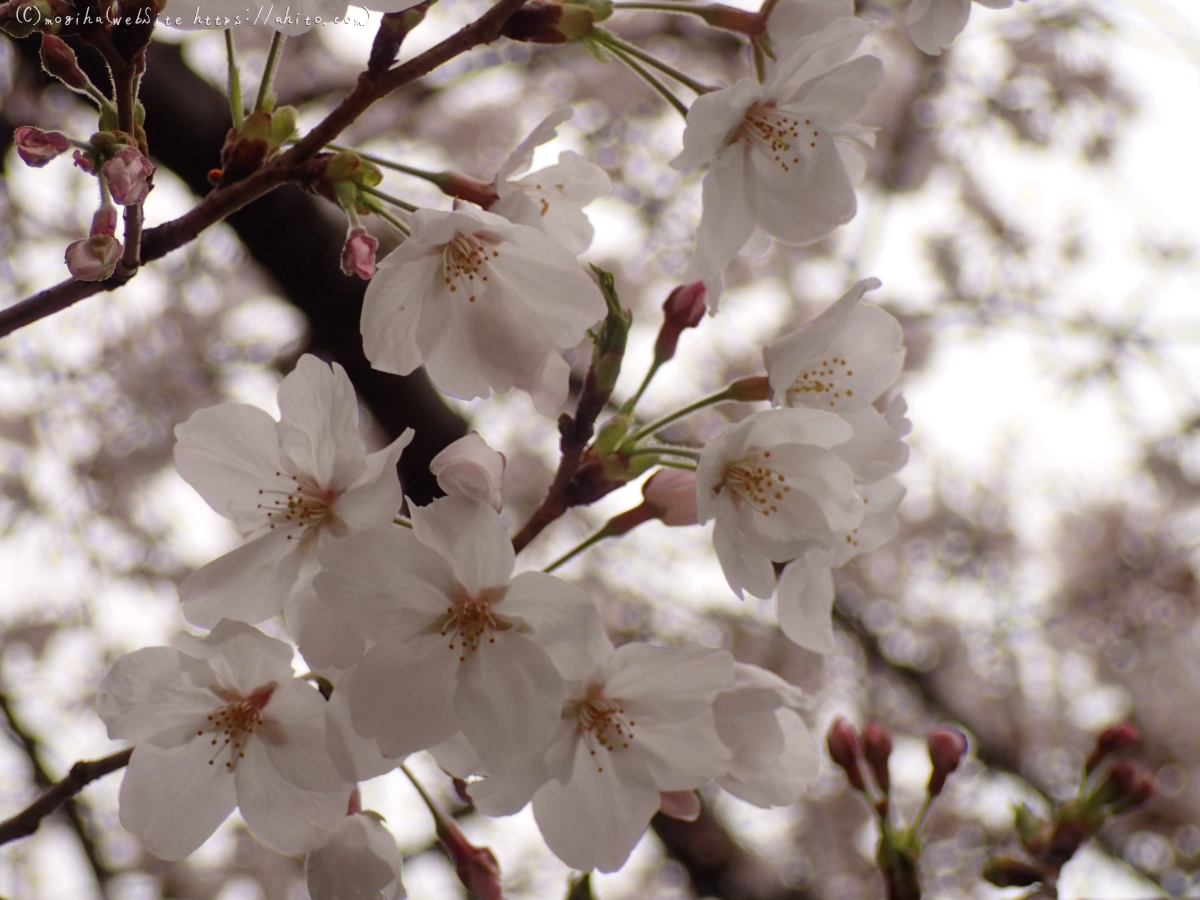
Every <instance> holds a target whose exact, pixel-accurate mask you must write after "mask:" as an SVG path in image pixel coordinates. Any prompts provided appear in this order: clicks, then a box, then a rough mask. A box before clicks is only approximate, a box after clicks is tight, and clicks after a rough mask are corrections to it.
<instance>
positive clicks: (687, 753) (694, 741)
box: [629, 665, 733, 791]
mask: <svg viewBox="0 0 1200 900" xmlns="http://www.w3.org/2000/svg"><path fill="white" fill-rule="evenodd" d="M730 669H731V677H730V682H732V680H733V679H732V665H731V666H730ZM629 706H632V704H629ZM630 712H631V714H632V712H633V710H632V709H631V710H630ZM643 718H644V714H643V713H641V712H638V713H637V718H636V719H634V721H635V722H637V723H638V724H637V725H636V726H635V727H634V730H633V732H634V740H633V742H632V743H631V747H636V748H637V752H638V753H640V754H641V755H642V757H643V758H644V759H645V761H646V766H647V769H648V770H649V772H650V777H651V778H653V779H654V785H655V787H657V788H658V789H659V790H660V791H685V790H693V789H696V788H702V787H704V785H706V784H708V783H709V782H710V781H712V780H713V779H714V778H719V777H720V776H721V775H723V774H725V772H727V771H728V770H729V763H730V761H731V760H732V759H733V754H732V753H730V750H729V748H728V747H726V746H725V744H724V742H723V741H722V740H721V738H720V737H719V736H718V735H717V728H716V722H715V720H714V719H713V713H712V708H711V701H710V703H709V708H708V709H707V710H705V711H704V712H703V713H701V714H700V715H697V716H695V717H694V718H690V719H687V720H684V721H679V722H668V723H665V724H663V723H657V722H650V723H646V724H647V727H642V726H643Z"/></svg>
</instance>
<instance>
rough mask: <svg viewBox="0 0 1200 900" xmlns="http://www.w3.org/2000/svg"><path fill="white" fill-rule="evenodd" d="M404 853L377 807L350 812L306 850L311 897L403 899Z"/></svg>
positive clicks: (316, 899) (323, 899)
mask: <svg viewBox="0 0 1200 900" xmlns="http://www.w3.org/2000/svg"><path fill="white" fill-rule="evenodd" d="M403 861H404V858H403V856H401V854H400V848H399V847H397V846H396V841H395V839H394V838H393V837H392V835H391V832H389V831H388V830H387V829H386V828H385V827H384V826H383V823H382V821H381V816H380V815H379V814H378V813H374V812H370V811H367V812H358V811H355V812H352V813H350V814H349V815H346V816H345V817H343V819H342V821H341V822H339V823H338V824H337V825H336V826H335V827H334V829H333V830H332V831H331V832H330V833H329V839H328V840H327V841H325V843H324V844H322V845H321V846H320V847H318V848H317V849H316V850H311V851H309V853H308V857H307V859H305V861H304V881H305V883H306V884H307V886H308V894H309V897H311V898H312V900H368V898H370V900H404V898H405V897H407V896H408V894H407V893H406V892H405V890H404V882H403V881H401V876H402V874H403V872H402V865H403Z"/></svg>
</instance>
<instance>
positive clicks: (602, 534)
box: [542, 528, 609, 572]
mask: <svg viewBox="0 0 1200 900" xmlns="http://www.w3.org/2000/svg"><path fill="white" fill-rule="evenodd" d="M607 537H609V533H608V529H607V528H601V529H600V530H599V531H597V532H596V533H595V534H593V535H592V536H591V537H590V538H588V539H587V540H585V541H583V542H582V543H579V544H576V545H575V546H574V547H572V548H571V549H570V550H568V551H567V552H566V553H564V554H563V555H562V556H560V557H559V558H558V559H556V560H555V561H554V562H552V563H550V565H548V566H546V568H544V569H542V571H543V572H553V571H554V570H555V569H557V568H558V567H559V566H561V565H562V564H563V563H565V562H567V561H568V560H570V559H572V558H574V557H576V556H578V555H579V554H580V553H582V552H583V551H584V550H586V549H587V548H588V547H591V546H592V545H593V544H598V543H600V542H601V541H602V540H604V539H605V538H607Z"/></svg>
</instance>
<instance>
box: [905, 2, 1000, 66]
mask: <svg viewBox="0 0 1200 900" xmlns="http://www.w3.org/2000/svg"><path fill="white" fill-rule="evenodd" d="M975 2H976V3H978V4H979V5H980V6H986V7H988V8H990V9H1008V7H1010V6H1012V5H1013V0H975ZM970 15H971V0H912V3H910V4H909V6H908V14H907V15H906V17H905V23H906V24H907V25H908V33H909V36H910V37H911V38H912V41H913V43H914V44H916V45H917V48H918V49H919V50H921V51H922V52H923V53H928V54H929V55H930V56H940V55H941V53H942V51H943V50H945V49H946V48H947V47H949V46H950V45H951V44H953V43H954V39H955V38H956V37H958V36H959V35H960V34H961V33H962V30H963V29H964V28H966V27H967V19H968V18H970Z"/></svg>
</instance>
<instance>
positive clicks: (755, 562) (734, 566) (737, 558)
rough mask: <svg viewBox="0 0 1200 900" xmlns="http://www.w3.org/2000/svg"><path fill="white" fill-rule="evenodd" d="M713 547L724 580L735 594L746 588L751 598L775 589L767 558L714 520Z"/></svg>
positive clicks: (734, 531) (772, 570)
mask: <svg viewBox="0 0 1200 900" xmlns="http://www.w3.org/2000/svg"><path fill="white" fill-rule="evenodd" d="M713 549H715V550H716V552H717V561H718V562H720V564H721V571H722V572H724V573H725V580H726V581H728V582H729V587H730V588H732V589H733V592H734V593H735V594H737V595H738V597H741V596H742V592H743V591H749V592H750V593H751V594H753V595H754V596H755V597H762V598H766V597H770V596H771V594H772V593H773V592H774V591H775V568H774V567H773V566H772V565H771V560H770V559H768V558H767V556H766V555H765V554H764V553H763V552H762V551H760V550H757V549H755V548H754V547H753V546H752V544H751V542H750V539H749V538H748V537H747V536H746V535H744V534H742V532H740V531H738V530H733V531H732V533H731V532H730V530H727V529H726V528H724V527H722V526H721V523H720V520H718V522H717V525H716V527H715V528H714V529H713Z"/></svg>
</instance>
